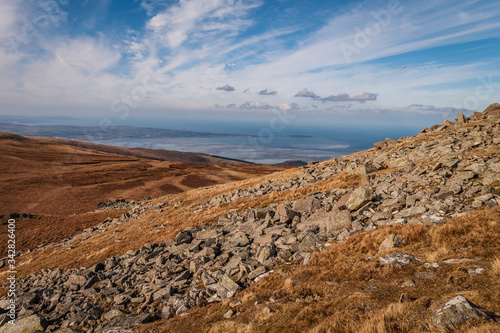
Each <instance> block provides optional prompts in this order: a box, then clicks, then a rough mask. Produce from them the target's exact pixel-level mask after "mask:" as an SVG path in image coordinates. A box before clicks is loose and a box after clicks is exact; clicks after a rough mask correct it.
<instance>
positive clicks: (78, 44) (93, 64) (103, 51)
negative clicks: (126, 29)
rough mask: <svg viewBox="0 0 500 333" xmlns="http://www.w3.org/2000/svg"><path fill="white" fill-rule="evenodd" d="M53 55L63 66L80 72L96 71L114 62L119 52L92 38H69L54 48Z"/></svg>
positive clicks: (104, 68) (117, 58)
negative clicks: (69, 39)
mask: <svg viewBox="0 0 500 333" xmlns="http://www.w3.org/2000/svg"><path fill="white" fill-rule="evenodd" d="M54 53H55V57H56V58H57V60H58V61H60V62H61V64H63V65H64V66H68V67H73V68H75V69H76V70H78V71H80V72H81V73H97V72H101V71H103V70H106V69H108V68H109V67H110V66H112V65H114V64H116V63H117V62H118V61H119V60H120V58H121V54H120V53H119V52H117V51H115V50H112V49H109V48H107V47H105V46H103V45H99V44H98V43H96V42H95V41H94V40H92V39H81V40H71V41H69V42H67V43H64V44H62V45H60V46H59V47H58V48H57V49H56V50H55V52H54Z"/></svg>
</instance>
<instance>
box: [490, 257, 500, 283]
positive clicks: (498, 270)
mask: <svg viewBox="0 0 500 333" xmlns="http://www.w3.org/2000/svg"><path fill="white" fill-rule="evenodd" d="M491 274H492V275H493V276H495V277H497V278H500V257H496V258H495V259H494V260H493V262H492V263H491Z"/></svg>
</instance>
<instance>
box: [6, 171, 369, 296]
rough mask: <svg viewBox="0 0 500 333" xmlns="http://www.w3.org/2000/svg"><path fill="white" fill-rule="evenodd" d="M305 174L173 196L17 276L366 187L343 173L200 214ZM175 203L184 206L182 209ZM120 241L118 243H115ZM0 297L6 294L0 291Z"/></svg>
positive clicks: (22, 263) (40, 257) (41, 256)
mask: <svg viewBox="0 0 500 333" xmlns="http://www.w3.org/2000/svg"><path fill="white" fill-rule="evenodd" d="M298 173H300V170H299V169H289V170H285V171H282V172H278V173H274V174H269V175H266V176H263V177H258V178H251V179H246V180H242V181H237V182H231V183H226V184H219V185H214V186H210V187H205V188H200V189H193V190H190V191H186V192H183V193H180V194H174V195H168V196H164V197H160V198H157V199H154V200H152V201H151V204H156V203H160V202H170V203H169V204H168V205H166V206H165V207H164V211H163V212H162V213H155V212H153V210H149V211H147V212H146V214H145V215H144V216H143V217H140V218H139V219H137V220H133V221H131V222H127V223H126V224H123V225H118V226H115V227H112V228H110V229H109V230H108V231H106V232H104V233H101V234H95V235H93V236H92V237H90V238H88V239H86V240H84V241H82V242H79V243H78V242H76V243H74V244H72V246H71V248H69V249H66V250H64V251H60V249H61V246H60V245H55V246H50V247H48V248H46V249H42V250H39V251H36V252H33V253H28V254H25V255H23V256H22V257H21V258H19V259H18V277H20V278H22V277H24V276H26V275H28V274H31V273H35V274H36V273H37V272H39V271H40V270H41V269H44V268H49V269H55V268H60V269H65V268H73V267H82V266H91V265H93V264H95V263H98V262H103V261H104V260H105V259H107V258H109V257H111V256H114V255H121V254H123V253H125V252H127V251H128V250H135V249H138V248H140V247H141V246H143V245H144V244H147V243H151V242H157V243H159V242H161V241H163V240H165V239H169V238H173V237H175V235H176V234H177V233H179V232H180V231H181V230H183V229H185V228H186V227H189V226H200V225H204V224H210V223H212V222H213V221H215V220H217V219H218V218H219V216H221V215H224V214H226V213H227V212H228V210H229V209H238V210H244V209H247V208H249V207H259V206H261V207H266V206H268V205H270V204H272V203H275V202H280V201H284V200H294V199H297V198H300V197H303V196H305V195H307V194H309V193H313V192H318V191H328V190H331V189H334V188H338V187H342V188H349V187H355V186H358V185H359V184H362V183H364V182H366V180H364V179H363V178H361V177H360V176H358V175H351V174H347V173H344V174H340V175H338V176H335V177H332V178H330V179H327V180H323V181H320V182H318V183H315V184H312V185H309V186H306V187H302V188H298V189H294V190H288V191H282V192H272V193H271V194H268V195H265V196H262V197H259V198H254V199H249V198H240V199H239V200H237V201H236V202H233V203H228V204H223V205H218V206H213V207H206V208H204V209H203V210H202V211H200V212H195V211H196V210H198V209H199V208H200V207H201V205H202V204H203V203H205V202H206V201H208V200H210V199H211V198H213V197H216V196H219V195H222V194H225V193H231V192H234V191H236V190H238V189H241V188H251V187H255V185H257V184H258V183H263V182H265V181H266V180H286V179H288V178H290V177H291V176H296V175H297V174H298ZM175 203H182V204H180V205H179V207H178V208H177V207H176V206H175ZM162 223H163V224H166V225H167V227H166V228H160V232H157V233H151V232H152V231H154V230H157V229H159V227H158V226H159V225H160V224H162ZM116 240H119V241H118V242H116ZM5 272H6V270H5V269H4V270H3V272H1V273H0V278H2V276H3V275H5V274H6V273H5ZM0 294H2V292H1V291H0Z"/></svg>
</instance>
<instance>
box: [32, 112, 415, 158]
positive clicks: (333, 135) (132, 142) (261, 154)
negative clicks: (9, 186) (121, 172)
mask: <svg viewBox="0 0 500 333" xmlns="http://www.w3.org/2000/svg"><path fill="white" fill-rule="evenodd" d="M96 124H99V120H98V119H90V118H89V119H72V118H67V119H65V118H62V119H51V120H40V121H32V122H31V123H30V125H79V126H96ZM116 125H126V126H135V127H146V128H163V129H173V130H189V131H197V132H213V133H225V134H234V135H235V136H221V137H189V138H184V137H183V138H154V139H151V138H119V139H109V140H100V141H94V142H95V143H101V144H106V145H112V146H120V147H126V148H149V149H166V150H176V151H181V152H196V153H206V154H210V155H216V156H220V157H226V158H231V159H237V160H245V161H249V162H253V163H257V164H277V163H283V162H286V161H304V162H311V161H324V160H329V159H332V158H334V157H341V156H344V155H349V154H351V153H355V152H358V151H362V150H366V149H369V148H373V143H375V142H378V141H382V140H385V139H386V138H391V139H394V140H396V139H398V138H400V137H408V136H412V135H415V134H416V133H418V132H419V131H420V130H421V129H422V127H421V126H418V127H416V126H414V127H412V126H410V125H408V126H401V125H398V126H394V125H388V126H383V125H380V124H377V125H367V124H364V125H359V124H334V123H324V124H321V123H320V124H318V123H315V124H308V123H305V122H303V123H301V122H293V123H291V124H288V125H287V126H278V125H276V124H273V123H272V122H269V121H267V122H266V121H252V120H248V119H246V120H244V121H241V120H240V121H238V120H235V119H230V120H220V119H219V120H215V119H213V120H209V119H193V118H190V119H150V118H135V119H128V120H127V121H126V122H122V123H119V124H116Z"/></svg>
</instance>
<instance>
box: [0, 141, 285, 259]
mask: <svg viewBox="0 0 500 333" xmlns="http://www.w3.org/2000/svg"><path fill="white" fill-rule="evenodd" d="M169 158H171V161H164V160H165V159H167V160H168V159H169ZM177 161H178V162H177ZM201 161H204V162H205V163H204V164H202V163H192V162H201ZM207 162H210V164H206V163H207ZM213 163H223V164H213ZM232 163H234V165H233V164H232ZM283 169H284V168H275V167H266V166H254V165H250V164H244V163H240V162H237V161H231V160H223V159H220V158H214V157H211V156H209V155H206V157H205V156H202V155H199V154H190V153H178V154H177V152H168V151H154V150H145V151H139V152H137V151H135V150H130V149H126V148H120V147H111V146H105V145H97V144H90V143H82V142H77V141H70V140H58V139H47V138H28V137H22V136H18V135H13V134H0V192H1V193H2V195H1V197H2V200H1V201H0V216H4V217H5V218H7V217H9V216H10V215H11V214H12V216H16V215H15V214H21V215H22V214H24V215H22V216H25V217H26V218H21V219H19V223H18V230H17V231H18V233H19V235H18V236H19V239H18V244H17V246H18V247H17V249H18V250H23V251H24V250H26V249H27V248H30V247H33V246H37V245H40V244H43V243H47V242H53V241H57V240H60V239H64V238H65V237H68V236H70V235H73V234H75V233H77V232H81V231H82V230H83V229H85V228H88V227H91V226H93V225H96V224H98V223H99V222H101V221H102V220H104V219H105V218H107V217H111V218H114V217H118V216H120V215H121V214H123V213H126V212H127V211H128V210H129V209H130V207H131V206H132V205H133V204H127V205H124V204H122V205H118V206H116V207H121V208H123V209H119V210H117V209H114V210H113V209H112V210H109V209H108V210H106V211H103V210H101V211H95V210H96V209H97V207H98V204H99V203H100V202H106V201H110V200H112V201H114V200H117V199H118V200H125V201H127V202H132V201H138V200H143V199H144V197H158V196H159V195H162V194H174V193H180V192H183V191H186V190H190V189H193V188H198V187H204V186H209V185H213V184H220V183H226V182H229V181H234V180H241V179H246V178H249V177H253V176H255V175H261V174H267V173H270V172H274V171H278V170H283ZM48 225H50V228H47V226H48ZM5 237H6V234H5V233H2V234H1V235H0V248H1V250H2V251H3V252H5V251H4V250H5V246H6V244H7V243H6V238H5Z"/></svg>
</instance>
